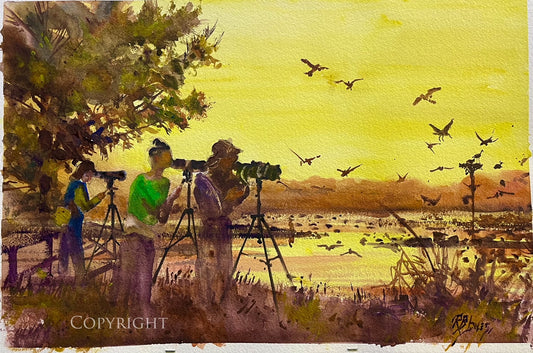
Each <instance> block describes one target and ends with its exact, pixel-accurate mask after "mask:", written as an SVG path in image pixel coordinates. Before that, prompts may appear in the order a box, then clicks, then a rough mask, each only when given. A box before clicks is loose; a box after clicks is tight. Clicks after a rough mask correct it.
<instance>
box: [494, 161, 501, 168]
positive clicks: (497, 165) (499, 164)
mask: <svg viewBox="0 0 533 353" xmlns="http://www.w3.org/2000/svg"><path fill="white" fill-rule="evenodd" d="M502 164H503V162H502V161H500V163H496V164H495V165H494V169H502Z"/></svg>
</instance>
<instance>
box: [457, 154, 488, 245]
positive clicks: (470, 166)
mask: <svg viewBox="0 0 533 353" xmlns="http://www.w3.org/2000/svg"><path fill="white" fill-rule="evenodd" d="M459 167H460V168H463V169H464V170H465V174H466V175H469V176H470V185H466V184H465V186H466V187H468V188H469V189H470V195H466V196H464V197H463V202H464V203H465V204H468V202H470V204H471V210H472V220H471V222H470V235H471V236H472V239H474V227H475V224H474V221H475V212H476V198H475V196H476V190H477V188H478V187H479V185H476V175H475V173H476V171H477V170H479V169H481V168H482V167H483V164H481V163H479V162H476V161H475V159H469V160H467V161H466V162H465V163H459Z"/></svg>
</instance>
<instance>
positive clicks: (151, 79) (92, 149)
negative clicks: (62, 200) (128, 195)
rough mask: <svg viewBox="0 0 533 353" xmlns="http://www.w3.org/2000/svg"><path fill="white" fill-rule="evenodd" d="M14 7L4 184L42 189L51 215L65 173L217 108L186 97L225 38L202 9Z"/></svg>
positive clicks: (8, 47)
mask: <svg viewBox="0 0 533 353" xmlns="http://www.w3.org/2000/svg"><path fill="white" fill-rule="evenodd" d="M130 5H131V3H129V2H101V1H95V2H91V3H81V2H35V3H34V2H23V3H18V2H12V3H9V4H6V8H5V12H6V21H5V24H4V28H3V30H2V34H3V37H4V42H3V43H2V50H3V54H4V63H3V64H4V66H3V72H4V97H5V114H4V116H5V120H4V146H5V153H4V171H3V173H4V178H5V179H6V180H7V181H8V182H18V183H22V184H23V185H25V186H28V187H29V188H30V189H31V190H35V191H36V190H37V188H38V189H39V191H40V194H41V199H42V202H41V210H47V209H48V206H47V199H46V198H47V195H48V192H49V191H50V190H57V187H58V183H57V173H58V170H59V169H60V168H61V167H63V168H64V169H65V171H66V172H70V171H71V170H72V165H73V164H75V163H77V162H78V161H80V160H82V159H85V158H87V157H88V156H91V155H93V154H95V153H99V154H100V155H101V156H102V157H104V158H105V157H107V156H108V154H109V153H110V152H111V151H112V150H113V148H115V147H117V146H122V147H123V148H126V149H127V148H130V147H132V146H133V143H134V142H135V141H138V140H140V138H141V136H142V133H143V132H145V131H150V132H156V131H157V130H156V129H163V130H164V131H165V132H167V133H170V132H171V131H173V130H179V131H182V130H184V129H185V128H187V126H188V121H189V120H190V119H193V118H204V117H205V116H206V111H207V109H208V108H209V103H208V102H207V100H206V97H205V94H204V93H202V92H200V91H197V90H195V89H194V90H192V92H190V94H188V96H184V95H183V94H182V92H181V88H182V86H183V84H184V82H185V78H186V75H188V74H189V73H190V72H191V71H192V72H194V70H197V69H198V68H200V67H202V66H210V65H213V66H214V67H217V68H218V67H220V65H221V64H220V62H219V61H218V60H217V59H215V58H214V57H213V54H214V52H215V51H216V50H217V48H218V45H219V42H220V37H219V38H212V37H213V33H214V31H215V27H216V26H213V27H209V26H206V27H203V28H200V25H201V22H200V20H199V18H198V17H199V15H200V13H201V8H199V7H194V6H193V5H192V4H190V3H189V4H187V5H185V6H182V7H178V6H176V5H175V4H174V3H171V5H170V7H169V9H168V11H163V10H162V9H161V7H159V6H158V5H157V4H156V3H155V2H152V1H150V0H147V1H146V2H144V4H143V5H142V8H141V9H140V10H139V11H138V12H135V11H133V10H132V8H131V6H130Z"/></svg>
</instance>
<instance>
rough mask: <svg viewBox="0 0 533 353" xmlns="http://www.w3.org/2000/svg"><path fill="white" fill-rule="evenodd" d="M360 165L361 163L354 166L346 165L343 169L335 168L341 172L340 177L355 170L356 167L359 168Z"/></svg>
mask: <svg viewBox="0 0 533 353" xmlns="http://www.w3.org/2000/svg"><path fill="white" fill-rule="evenodd" d="M360 166H362V164H359V165H356V166H355V167H348V169H345V170H342V169H337V170H338V171H339V172H341V177H345V176H347V175H348V174H350V173H351V172H353V171H354V170H356V169H357V168H359V167H360Z"/></svg>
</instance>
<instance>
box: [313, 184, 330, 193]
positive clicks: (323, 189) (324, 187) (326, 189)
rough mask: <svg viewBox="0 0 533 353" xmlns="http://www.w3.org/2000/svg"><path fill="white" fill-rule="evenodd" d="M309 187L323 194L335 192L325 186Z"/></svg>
mask: <svg viewBox="0 0 533 353" xmlns="http://www.w3.org/2000/svg"><path fill="white" fill-rule="evenodd" d="M311 187H312V188H313V189H318V190H320V191H323V192H332V191H335V190H333V189H332V188H328V187H326V186H325V185H322V186H317V185H311Z"/></svg>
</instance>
